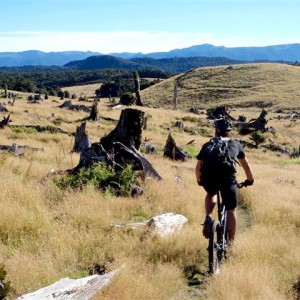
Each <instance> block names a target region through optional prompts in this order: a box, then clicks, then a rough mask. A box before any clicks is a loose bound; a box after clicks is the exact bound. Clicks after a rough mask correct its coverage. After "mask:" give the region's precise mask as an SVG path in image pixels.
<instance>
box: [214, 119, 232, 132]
mask: <svg viewBox="0 0 300 300" xmlns="http://www.w3.org/2000/svg"><path fill="white" fill-rule="evenodd" d="M215 128H216V131H217V132H218V133H225V132H229V131H230V130H231V129H232V124H231V121H230V120H228V119H224V118H222V119H218V120H215Z"/></svg>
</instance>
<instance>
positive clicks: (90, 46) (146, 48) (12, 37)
mask: <svg viewBox="0 0 300 300" xmlns="http://www.w3.org/2000/svg"><path fill="white" fill-rule="evenodd" d="M204 43H208V44H213V45H217V46H221V45H223V46H227V47H236V46H263V45H275V44H284V43H292V42H291V41H290V42H289V41H282V42H276V41H275V40H273V41H272V40H264V41H262V42H259V41H255V40H254V39H251V38H249V37H248V38H247V37H242V38H241V37H235V38H230V37H224V36H222V37H220V36H216V35H212V34H209V33H199V32H198V33H197V32H196V33H173V32H127V31H118V32H49V31H43V32H41V31H17V32H0V51H1V52H12V51H24V50H41V51H46V52H50V51H68V50H78V51H96V52H101V53H112V52H142V53H149V52H160V51H170V50H172V49H180V48H185V47H190V46H193V45H201V44H204Z"/></svg>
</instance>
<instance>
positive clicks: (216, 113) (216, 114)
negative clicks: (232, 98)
mask: <svg viewBox="0 0 300 300" xmlns="http://www.w3.org/2000/svg"><path fill="white" fill-rule="evenodd" d="M225 117H226V118H228V119H230V120H232V121H234V120H235V118H233V117H232V116H230V114H229V113H228V111H227V109H226V106H217V107H216V108H215V109H214V110H213V111H212V112H210V113H209V114H208V118H209V119H221V118H225Z"/></svg>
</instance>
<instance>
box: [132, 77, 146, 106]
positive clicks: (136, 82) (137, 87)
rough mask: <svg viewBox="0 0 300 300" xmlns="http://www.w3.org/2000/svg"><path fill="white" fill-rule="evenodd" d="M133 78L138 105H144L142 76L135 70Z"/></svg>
mask: <svg viewBox="0 0 300 300" xmlns="http://www.w3.org/2000/svg"><path fill="white" fill-rule="evenodd" d="M133 80H134V90H135V96H136V105H138V106H144V104H143V102H142V99H141V95H140V77H139V74H138V72H136V71H135V72H133Z"/></svg>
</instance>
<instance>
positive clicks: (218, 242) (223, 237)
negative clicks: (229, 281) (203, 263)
mask: <svg viewBox="0 0 300 300" xmlns="http://www.w3.org/2000/svg"><path fill="white" fill-rule="evenodd" d="M217 208H218V218H217V219H216V220H214V221H213V228H212V232H211V236H210V238H209V245H208V249H207V250H208V252H209V258H208V260H209V273H211V274H212V273H218V272H219V268H220V264H221V261H222V259H223V258H226V249H227V243H228V233H227V211H226V209H225V205H223V203H222V201H221V195H220V192H218V193H217Z"/></svg>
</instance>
